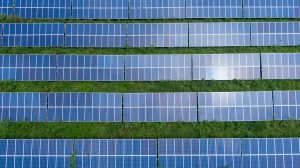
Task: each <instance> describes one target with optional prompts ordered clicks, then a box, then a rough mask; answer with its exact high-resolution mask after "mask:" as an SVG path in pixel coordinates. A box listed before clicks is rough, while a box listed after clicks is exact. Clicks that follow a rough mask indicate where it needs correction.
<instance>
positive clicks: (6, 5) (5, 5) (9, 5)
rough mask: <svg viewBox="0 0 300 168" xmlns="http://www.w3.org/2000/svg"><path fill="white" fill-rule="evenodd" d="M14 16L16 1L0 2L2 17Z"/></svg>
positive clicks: (5, 0)
mask: <svg viewBox="0 0 300 168" xmlns="http://www.w3.org/2000/svg"><path fill="white" fill-rule="evenodd" d="M1 14H2V15H5V16H8V15H9V16H12V15H13V14H14V1H12V0H2V1H1V2H0V15H1Z"/></svg>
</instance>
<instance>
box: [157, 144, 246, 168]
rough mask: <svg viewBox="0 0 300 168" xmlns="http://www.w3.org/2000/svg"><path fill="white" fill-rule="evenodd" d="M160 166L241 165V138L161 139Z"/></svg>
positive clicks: (159, 146)
mask: <svg viewBox="0 0 300 168" xmlns="http://www.w3.org/2000/svg"><path fill="white" fill-rule="evenodd" d="M158 156H159V167H161V168H167V167H182V168H189V167H241V140H240V139H159V140H158Z"/></svg>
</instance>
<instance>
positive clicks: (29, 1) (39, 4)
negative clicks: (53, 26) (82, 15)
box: [15, 0, 71, 19]
mask: <svg viewBox="0 0 300 168" xmlns="http://www.w3.org/2000/svg"><path fill="white" fill-rule="evenodd" d="M15 11H16V13H15V15H16V16H18V17H21V18H25V19H35V18H38V19H69V18H70V17H71V1H70V0H15Z"/></svg>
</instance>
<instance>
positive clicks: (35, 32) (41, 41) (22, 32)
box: [3, 23, 64, 47]
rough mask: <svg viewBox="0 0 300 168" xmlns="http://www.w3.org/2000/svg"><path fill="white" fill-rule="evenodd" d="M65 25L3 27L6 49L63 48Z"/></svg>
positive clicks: (28, 24)
mask: <svg viewBox="0 0 300 168" xmlns="http://www.w3.org/2000/svg"><path fill="white" fill-rule="evenodd" d="M63 45H64V24H61V23H9V24H4V26H3V46H4V47H62V46H63Z"/></svg>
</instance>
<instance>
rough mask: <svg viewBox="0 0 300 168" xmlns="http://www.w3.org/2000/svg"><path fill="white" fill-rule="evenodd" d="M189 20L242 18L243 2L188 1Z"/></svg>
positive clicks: (187, 14) (220, 0) (187, 13)
mask: <svg viewBox="0 0 300 168" xmlns="http://www.w3.org/2000/svg"><path fill="white" fill-rule="evenodd" d="M186 17H187V18H242V17H243V1H242V0H227V1H225V0H213V1H209V0H206V1H204V0H201V1H199V0H187V1H186Z"/></svg>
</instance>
